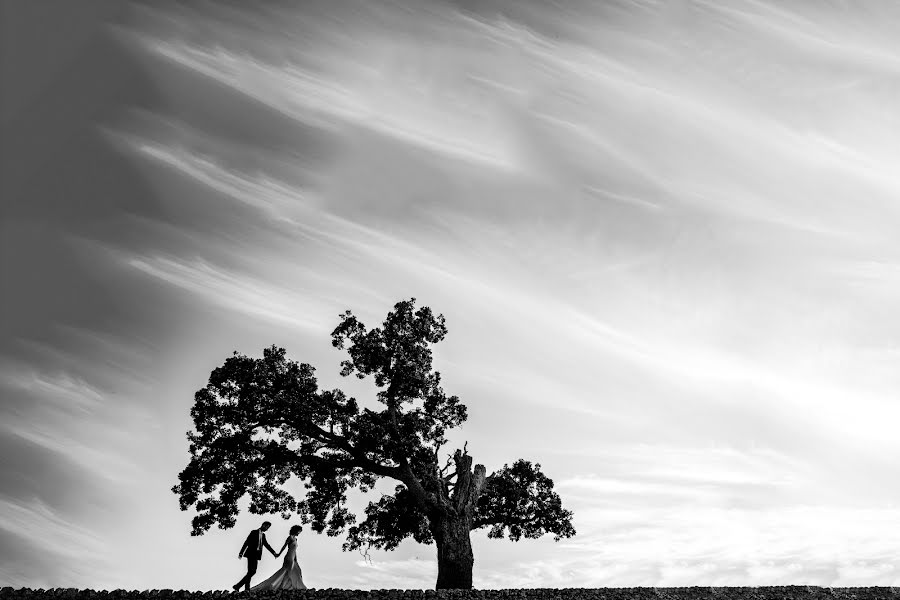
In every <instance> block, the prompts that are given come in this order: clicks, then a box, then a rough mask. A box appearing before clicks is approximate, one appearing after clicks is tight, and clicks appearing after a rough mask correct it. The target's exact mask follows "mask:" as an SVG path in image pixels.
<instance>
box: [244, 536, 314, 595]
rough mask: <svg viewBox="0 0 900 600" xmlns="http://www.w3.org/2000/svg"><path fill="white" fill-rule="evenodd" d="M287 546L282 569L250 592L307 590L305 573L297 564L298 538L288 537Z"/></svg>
mask: <svg viewBox="0 0 900 600" xmlns="http://www.w3.org/2000/svg"><path fill="white" fill-rule="evenodd" d="M287 544H288V547H287V554H285V555H284V563H283V564H282V567H281V568H280V569H278V570H277V571H275V574H274V575H272V576H271V577H269V578H268V579H266V580H265V581H263V582H262V583H257V584H256V585H254V586H253V587H252V588H250V591H257V590H305V589H306V585H305V584H304V583H303V572H302V571H301V570H300V565H299V564H297V536H296V535H290V536H288V542H287Z"/></svg>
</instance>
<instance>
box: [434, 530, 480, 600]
mask: <svg viewBox="0 0 900 600" xmlns="http://www.w3.org/2000/svg"><path fill="white" fill-rule="evenodd" d="M470 530H471V522H470V519H469V518H468V517H467V516H465V515H463V516H456V515H444V516H443V517H442V518H441V519H440V520H439V521H438V522H437V523H436V527H434V528H433V531H432V535H433V536H434V541H435V543H436V545H437V559H438V577H437V584H436V586H435V589H438V590H451V589H465V590H470V589H472V566H473V565H474V564H475V556H474V555H473V554H472V541H471V539H470V538H469V531H470Z"/></svg>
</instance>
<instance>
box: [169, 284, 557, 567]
mask: <svg viewBox="0 0 900 600" xmlns="http://www.w3.org/2000/svg"><path fill="white" fill-rule="evenodd" d="M446 333H447V328H446V325H445V322H444V317H443V315H434V314H433V313H432V311H431V309H430V308H428V307H421V308H416V306H415V299H414V298H413V299H410V300H406V301H402V302H398V303H397V304H396V305H395V306H394V309H393V310H392V311H391V312H389V313H388V315H387V318H386V319H385V321H384V322H383V324H382V325H381V327H376V328H373V329H367V328H366V327H365V325H363V323H361V322H360V321H359V320H358V319H357V318H356V317H355V316H354V315H353V314H352V313H351V312H350V311H347V312H345V313H344V314H342V315H340V322H339V324H338V326H337V327H336V328H335V329H334V331H333V332H332V334H331V338H332V345H333V346H334V347H335V348H338V349H341V350H345V351H346V352H347V354H348V356H349V358H348V359H346V360H344V361H343V362H342V363H341V367H342V368H341V375H343V376H345V377H348V376H351V375H354V376H356V377H359V378H361V379H363V378H369V377H370V378H372V380H373V381H374V384H375V387H376V388H377V390H378V391H377V394H376V395H375V398H376V399H377V401H378V402H379V403H380V404H381V405H383V409H382V410H378V411H376V410H371V409H369V408H361V407H360V406H359V404H358V402H357V401H356V399H354V398H351V397H347V396H346V395H345V394H344V392H342V391H341V390H339V389H335V390H320V389H319V388H318V384H317V381H316V378H315V369H314V368H313V367H312V366H310V365H308V364H305V363H297V362H295V361H292V360H289V359H287V358H286V353H285V350H284V349H283V348H278V347H275V346H272V347H270V348H266V349H265V350H264V351H263V356H262V358H251V357H248V356H244V355H241V354H238V353H237V352H235V353H234V355H233V356H231V357H229V358H228V359H226V360H225V362H224V364H223V365H222V366H220V367H218V368H216V369H214V370H213V371H212V373H211V374H210V377H209V382H208V383H207V385H206V386H205V387H204V388H202V389H200V390H199V391H197V393H196V394H195V396H194V406H193V408H192V409H191V417H192V419H193V422H194V430H193V431H189V432H188V433H187V436H188V440H189V442H190V448H189V449H190V461H189V463H188V465H187V467H186V468H185V469H184V470H183V471H182V472H181V473H180V474H179V483H178V484H177V485H175V486H174V487H173V488H172V491H173V492H174V493H175V494H177V495H178V496H179V502H180V506H181V509H182V510H187V509H189V508H190V507H194V508H195V510H196V511H197V514H196V515H195V516H194V517H193V519H192V527H193V530H192V535H202V534H203V533H204V532H206V531H208V530H209V529H210V527H212V526H213V525H217V526H218V527H219V528H221V529H228V528H230V527H232V526H234V524H235V520H236V516H237V513H238V501H239V500H240V499H241V498H242V497H244V496H245V495H246V496H249V499H250V511H251V512H252V513H255V514H270V513H273V514H279V513H280V514H281V515H282V516H283V517H284V518H289V517H290V515H291V514H298V515H300V519H301V520H302V521H303V522H304V523H310V524H311V526H312V528H313V529H314V530H315V531H317V532H319V533H322V532H325V533H326V534H327V535H330V536H337V535H340V534H341V533H343V532H345V531H346V533H347V538H346V542H345V543H344V549H345V550H351V549H362V548H368V547H375V548H383V549H386V550H391V549H393V548H396V547H397V545H398V544H399V543H400V542H401V541H402V540H403V539H406V538H412V539H414V540H415V541H417V542H420V543H425V544H427V543H431V542H433V541H434V540H435V531H436V530H435V521H436V520H437V519H438V518H444V517H446V518H466V519H468V523H469V525H470V528H471V529H478V528H484V527H489V528H490V529H489V531H488V536H489V537H493V538H502V537H505V536H506V537H508V538H509V539H510V540H513V541H517V540H519V539H520V538H521V537H523V536H524V537H526V538H535V537H539V536H540V535H542V534H543V533H553V534H555V539H557V540H559V539H560V538H562V537H570V536H572V535H574V534H575V530H574V528H573V527H572V524H571V518H572V513H571V512H570V511H567V510H565V509H563V508H562V504H561V500H560V498H559V496H558V495H557V494H556V493H555V492H554V491H553V482H552V480H550V479H549V478H547V477H546V476H545V475H544V474H543V473H541V471H540V465H539V464H532V463H531V462H528V461H525V460H521V459H520V460H517V461H516V462H514V463H513V464H512V466H508V465H504V467H503V469H501V470H499V471H497V472H495V473H493V474H492V475H490V476H487V477H485V475H484V467H482V466H481V465H475V467H474V469H473V468H472V459H471V457H470V456H469V455H468V453H467V452H466V451H465V449H463V450H456V451H455V452H454V453H453V454H452V455H450V456H449V459H448V460H447V464H446V466H444V467H443V468H441V467H440V465H439V462H438V460H439V456H440V451H441V448H442V447H443V446H444V445H445V444H446V441H447V440H446V433H447V431H448V430H450V429H452V428H454V427H458V426H459V425H461V424H462V423H463V422H465V420H466V417H467V414H466V407H465V406H464V405H463V404H461V403H460V400H459V398H457V397H456V396H448V395H447V394H445V393H444V390H443V388H442V387H441V375H440V373H439V372H437V371H434V370H433V368H432V351H431V346H433V345H434V344H436V343H438V342H440V341H441V340H443V338H444V336H445V335H446ZM291 477H296V478H298V479H299V480H301V481H302V482H303V484H304V487H305V494H304V495H303V496H302V497H299V498H297V497H294V496H293V495H292V494H290V493H289V492H287V491H286V489H285V484H286V483H287V482H288V480H289V479H290V478H291ZM382 478H389V479H392V480H394V481H396V482H397V483H398V485H397V486H396V488H395V490H394V494H392V495H382V497H381V498H380V499H378V500H376V501H373V502H370V503H369V505H368V507H367V508H366V509H365V519H364V520H363V521H362V522H360V523H357V518H356V515H354V514H352V513H351V512H350V511H348V510H347V508H346V502H347V492H348V490H350V489H353V488H356V489H359V490H361V491H363V492H368V491H370V490H371V489H372V488H373V486H375V484H376V483H377V482H378V481H379V480H380V479H382Z"/></svg>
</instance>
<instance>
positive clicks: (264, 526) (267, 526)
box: [259, 521, 272, 531]
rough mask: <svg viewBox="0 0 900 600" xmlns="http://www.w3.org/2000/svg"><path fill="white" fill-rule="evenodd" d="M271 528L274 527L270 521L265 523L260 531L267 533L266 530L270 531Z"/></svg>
mask: <svg viewBox="0 0 900 600" xmlns="http://www.w3.org/2000/svg"><path fill="white" fill-rule="evenodd" d="M271 526H272V524H271V523H269V522H268V521H263V524H262V525H260V526H259V530H260V531H266V530H267V529H269V527H271Z"/></svg>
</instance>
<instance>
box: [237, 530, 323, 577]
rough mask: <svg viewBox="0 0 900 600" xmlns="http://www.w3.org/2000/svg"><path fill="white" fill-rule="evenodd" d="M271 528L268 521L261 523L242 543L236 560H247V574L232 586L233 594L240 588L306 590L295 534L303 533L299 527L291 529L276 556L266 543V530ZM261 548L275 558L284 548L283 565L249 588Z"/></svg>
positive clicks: (259, 557)
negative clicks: (298, 562) (285, 551)
mask: <svg viewBox="0 0 900 600" xmlns="http://www.w3.org/2000/svg"><path fill="white" fill-rule="evenodd" d="M271 526H272V524H271V523H270V522H269V521H263V524H262V525H260V527H259V529H254V530H253V531H251V532H250V535H248V536H247V539H246V541H244V545H243V546H241V551H240V552H239V553H238V558H246V559H247V574H246V575H244V578H243V579H241V580H240V581H238V582H237V583H236V584H234V585H233V586H232V589H234V591H235V592H237V591H238V590H240V589H241V586H243V587H244V589H245V590H247V591H257V590H305V589H306V585H304V583H303V572H302V571H301V570H300V565H299V564H297V534H299V533H300V532H301V531H303V528H302V527H300V526H299V525H294V526H293V527H291V531H290V535H288V537H287V539H286V540H284V545H283V546H282V547H281V550H279V551H278V553H277V554H276V553H275V551H274V550H273V549H272V546H270V545H269V542H267V541H266V530H268V529H269V527H271ZM263 546H265V547H266V548H268V549H269V552H271V553H272V556H274V557H276V558H277V557H278V556H281V553H282V552H284V549H285V548H287V554H286V555H285V556H284V563H283V564H282V566H281V568H280V569H278V570H277V571H275V574H274V575H272V576H271V577H269V578H268V579H266V580H265V581H263V582H262V583H258V584H256V585H254V586H253V587H252V588H251V587H250V580H251V579H252V578H253V576H254V575H255V574H256V565H257V563H258V562H259V560H260V559H261V558H262V551H263Z"/></svg>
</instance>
